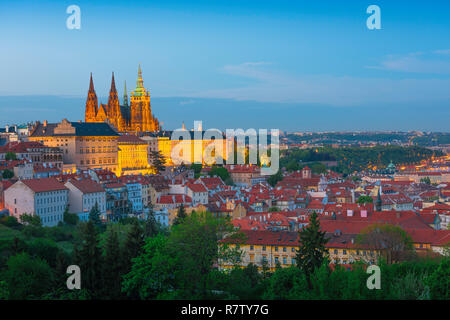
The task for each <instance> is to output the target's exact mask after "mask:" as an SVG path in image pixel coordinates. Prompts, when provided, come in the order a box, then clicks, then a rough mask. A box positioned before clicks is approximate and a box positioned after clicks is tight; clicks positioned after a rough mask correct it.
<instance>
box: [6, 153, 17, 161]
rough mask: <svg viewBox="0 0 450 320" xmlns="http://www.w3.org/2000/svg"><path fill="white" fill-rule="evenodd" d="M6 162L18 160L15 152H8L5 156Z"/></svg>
mask: <svg viewBox="0 0 450 320" xmlns="http://www.w3.org/2000/svg"><path fill="white" fill-rule="evenodd" d="M5 160H6V161H12V160H17V155H16V154H15V153H14V152H7V153H6V155H5Z"/></svg>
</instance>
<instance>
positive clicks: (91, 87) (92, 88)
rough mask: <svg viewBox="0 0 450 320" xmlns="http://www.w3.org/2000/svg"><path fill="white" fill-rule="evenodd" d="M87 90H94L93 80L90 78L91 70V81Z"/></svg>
mask: <svg viewBox="0 0 450 320" xmlns="http://www.w3.org/2000/svg"><path fill="white" fill-rule="evenodd" d="M89 92H95V90H94V80H92V72H91V81H90V83H89Z"/></svg>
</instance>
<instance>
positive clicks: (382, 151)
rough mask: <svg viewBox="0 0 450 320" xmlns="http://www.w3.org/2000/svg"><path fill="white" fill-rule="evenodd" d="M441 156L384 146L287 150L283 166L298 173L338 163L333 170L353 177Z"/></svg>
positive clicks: (421, 149)
mask: <svg viewBox="0 0 450 320" xmlns="http://www.w3.org/2000/svg"><path fill="white" fill-rule="evenodd" d="M440 155H442V154H441V152H440V151H432V150H430V149H426V148H423V147H418V146H410V147H400V146H393V145H389V146H381V145H377V146H375V147H346V148H331V147H321V148H311V149H288V150H285V151H283V152H282V157H281V158H280V167H285V168H286V169H287V170H288V171H294V170H299V169H301V168H303V167H304V166H305V162H318V161H336V162H337V165H336V166H334V167H332V169H333V170H334V171H336V172H339V173H344V174H350V173H354V172H359V171H364V170H366V169H367V168H374V169H375V168H378V169H379V168H385V167H386V166H387V165H388V164H389V163H390V162H391V161H392V162H393V163H395V164H400V163H401V164H408V163H417V162H419V161H421V160H423V159H429V158H431V157H432V156H440ZM308 166H309V167H310V168H311V169H312V171H313V172H315V171H316V172H315V173H320V172H318V171H320V168H314V166H313V165H311V164H309V163H308Z"/></svg>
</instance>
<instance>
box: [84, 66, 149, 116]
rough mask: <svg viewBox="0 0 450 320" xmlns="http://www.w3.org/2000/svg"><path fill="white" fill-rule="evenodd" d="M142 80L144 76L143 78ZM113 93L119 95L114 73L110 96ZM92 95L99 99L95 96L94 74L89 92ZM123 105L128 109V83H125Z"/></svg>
mask: <svg viewBox="0 0 450 320" xmlns="http://www.w3.org/2000/svg"><path fill="white" fill-rule="evenodd" d="M140 70H141V66H139V74H140V75H141V72H140ZM141 79H142V76H141ZM111 93H113V94H114V93H115V94H116V95H117V89H116V80H115V79H114V72H113V73H112V80H111V89H110V90H109V95H110V96H111ZM90 94H92V95H94V96H95V97H97V95H96V94H95V89H94V80H93V79H92V72H91V80H90V83H89V92H88V96H89V95H90ZM123 105H124V106H127V107H128V94H127V81H125V87H124V94H123Z"/></svg>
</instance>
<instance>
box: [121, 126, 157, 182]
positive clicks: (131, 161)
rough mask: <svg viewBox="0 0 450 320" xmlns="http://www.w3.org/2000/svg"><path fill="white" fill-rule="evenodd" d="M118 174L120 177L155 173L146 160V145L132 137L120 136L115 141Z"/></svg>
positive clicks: (144, 142)
mask: <svg viewBox="0 0 450 320" xmlns="http://www.w3.org/2000/svg"><path fill="white" fill-rule="evenodd" d="M117 147H118V165H119V166H118V172H119V174H118V175H119V176H121V175H135V174H143V175H145V174H152V173H155V171H154V169H153V168H152V167H151V165H150V163H149V158H148V144H147V142H146V141H143V140H141V139H139V138H138V137H137V136H134V135H122V136H120V137H119V139H118V141H117Z"/></svg>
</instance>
